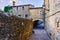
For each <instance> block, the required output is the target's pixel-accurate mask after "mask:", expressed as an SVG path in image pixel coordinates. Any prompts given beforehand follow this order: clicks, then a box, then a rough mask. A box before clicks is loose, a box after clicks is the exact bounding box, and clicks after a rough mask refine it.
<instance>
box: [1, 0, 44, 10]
mask: <svg viewBox="0 0 60 40" xmlns="http://www.w3.org/2000/svg"><path fill="white" fill-rule="evenodd" d="M15 1H16V5H19V4H20V5H22V4H23V5H24V4H33V5H35V6H36V7H41V6H42V4H43V0H15ZM11 4H12V0H0V9H3V8H4V6H7V5H11Z"/></svg>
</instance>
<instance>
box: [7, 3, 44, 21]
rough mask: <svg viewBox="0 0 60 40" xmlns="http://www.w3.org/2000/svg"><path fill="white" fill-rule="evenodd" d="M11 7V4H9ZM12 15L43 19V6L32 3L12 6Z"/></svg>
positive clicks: (10, 11)
mask: <svg viewBox="0 0 60 40" xmlns="http://www.w3.org/2000/svg"><path fill="white" fill-rule="evenodd" d="M8 7H9V6H8ZM10 7H11V9H10V10H9V12H8V13H9V14H10V15H15V16H18V17H21V18H27V19H32V20H33V21H34V20H43V16H42V12H43V10H42V9H43V8H42V7H35V6H34V5H32V4H26V5H15V6H10Z"/></svg>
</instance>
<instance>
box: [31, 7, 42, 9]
mask: <svg viewBox="0 0 60 40" xmlns="http://www.w3.org/2000/svg"><path fill="white" fill-rule="evenodd" d="M30 9H43V8H42V7H32V8H30Z"/></svg>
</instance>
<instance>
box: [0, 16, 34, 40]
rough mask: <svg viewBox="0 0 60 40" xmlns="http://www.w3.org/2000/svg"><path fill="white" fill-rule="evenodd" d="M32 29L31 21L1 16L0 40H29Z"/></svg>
mask: <svg viewBox="0 0 60 40" xmlns="http://www.w3.org/2000/svg"><path fill="white" fill-rule="evenodd" d="M32 29H33V23H32V21H31V20H28V19H23V18H18V17H16V16H10V17H7V16H5V15H0V40H27V38H28V37H29V36H30V35H31V34H32Z"/></svg>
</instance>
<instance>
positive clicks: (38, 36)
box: [29, 29, 50, 40]
mask: <svg viewBox="0 0 60 40" xmlns="http://www.w3.org/2000/svg"><path fill="white" fill-rule="evenodd" d="M34 31H35V33H34V34H32V35H31V37H30V38H29V40H50V39H49V37H48V35H47V33H46V31H45V30H40V29H39V30H38V29H34Z"/></svg>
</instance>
